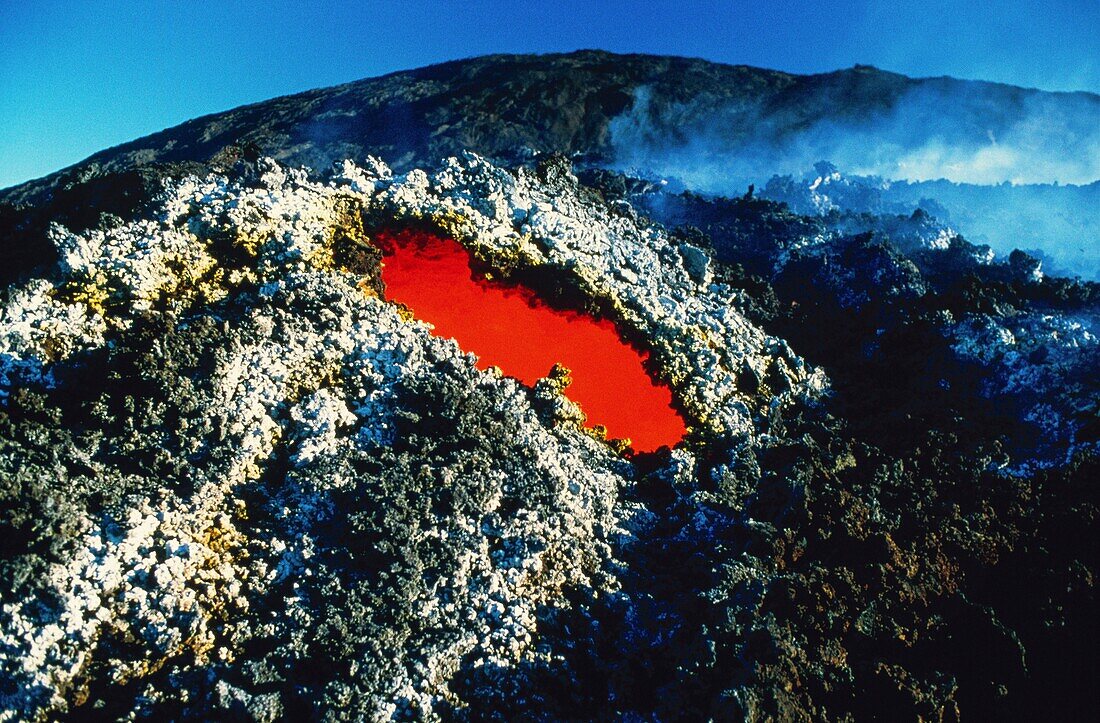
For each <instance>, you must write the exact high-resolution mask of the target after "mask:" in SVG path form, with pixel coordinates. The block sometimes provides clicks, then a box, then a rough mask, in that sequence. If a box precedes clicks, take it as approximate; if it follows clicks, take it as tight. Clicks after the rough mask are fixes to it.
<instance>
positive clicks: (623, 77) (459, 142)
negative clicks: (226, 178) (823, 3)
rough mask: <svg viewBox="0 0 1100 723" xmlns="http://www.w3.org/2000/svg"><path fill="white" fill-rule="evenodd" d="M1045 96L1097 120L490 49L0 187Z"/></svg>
mask: <svg viewBox="0 0 1100 723" xmlns="http://www.w3.org/2000/svg"><path fill="white" fill-rule="evenodd" d="M914 93H916V94H918V95H920V96H922V97H928V98H931V99H932V102H931V104H930V105H929V104H928V103H924V104H922V105H921V107H916V106H913V104H912V103H911V102H910V99H912V98H913V97H914ZM937 98H938V99H947V98H949V99H950V102H949V103H947V102H942V103H940V102H935V99H937ZM643 106H644V107H643ZM1037 107H1039V108H1040V109H1041V111H1042V113H1043V114H1044V117H1045V118H1046V119H1047V120H1049V121H1050V127H1053V128H1059V129H1062V130H1064V131H1065V133H1068V134H1070V135H1072V134H1081V133H1086V134H1087V133H1089V132H1094V131H1095V128H1092V129H1090V128H1089V127H1088V126H1089V119H1090V118H1092V119H1096V118H1100V97H1098V96H1096V95H1092V94H1087V93H1047V92H1042V91H1037V90H1026V89H1022V88H1016V87H1013V86H1008V85H1000V84H995V83H985V82H973V81H960V80H955V79H951V78H933V79H911V78H907V77H905V76H903V75H898V74H895V73H888V72H884V71H881V70H877V69H875V68H871V67H866V66H857V67H855V68H852V69H848V70H841V71H837V72H833V73H826V74H822V75H807V76H799V75H792V74H789V73H782V72H777V71H773V70H762V69H759V68H751V67H746V66H730V65H723V64H720V63H712V62H708V61H705V60H697V59H688V58H676V57H658V56H648V55H615V54H612V53H606V52H601V51H581V52H576V53H570V54H566V55H543V56H536V55H496V56H487V57H481V58H474V59H469V60H461V61H456V62H450V63H444V64H441V65H435V66H430V67H426V68H420V69H417V70H410V71H404V72H399V73H394V74H392V75H387V76H383V77H379V78H370V79H366V80H360V81H356V82H353V83H348V84H345V85H340V86H335V87H332V88H324V89H319V90H312V91H308V92H305V93H299V94H297V95H290V96H285V97H281V98H275V99H272V100H268V101H264V102H261V103H256V104H253V105H248V106H242V107H240V108H236V109H233V110H230V111H226V112H224V113H218V114H214V115H209V116H205V117H202V118H197V119H195V120H191V121H188V122H186V123H184V124H182V125H179V126H176V127H174V128H169V129H167V130H164V131H161V132H159V133H155V134H153V135H150V136H147V137H145V138H140V139H138V140H135V141H132V142H130V143H126V144H123V145H121V146H117V147H115V148H110V149H107V150H104V151H101V152H99V153H97V154H95V155H93V156H91V157H90V158H88V159H86V160H84V161H82V162H80V163H78V164H76V165H74V166H72V167H70V168H68V169H65V170H63V171H59V172H58V173H54V174H52V175H49V176H46V177H45V178H42V179H38V180H35V181H30V182H28V183H24V184H22V185H19V186H15V187H13V188H9V189H7V190H5V191H0V202H3V203H8V204H13V205H19V204H28V203H38V202H41V201H43V200H45V199H46V198H47V197H48V195H49V194H50V192H51V191H52V190H53V189H55V188H57V187H58V186H59V185H61V186H64V185H71V184H73V183H74V182H77V183H79V182H83V181H87V180H89V179H93V178H95V177H96V176H100V175H103V174H106V173H113V172H119V171H124V170H129V169H133V168H135V167H140V166H148V165H149V164H154V163H181V162H198V163H203V164H205V163H209V162H211V161H212V160H213V161H217V160H218V159H219V153H220V152H222V151H223V149H225V148H226V147H227V146H230V145H233V144H237V145H248V144H254V146H255V147H256V149H258V150H259V151H260V152H262V153H264V154H268V155H271V156H274V157H275V158H277V159H279V160H281V161H284V162H287V163H289V164H297V165H305V166H309V167H313V168H324V167H327V166H328V164H329V163H330V162H331V161H332V160H334V159H340V158H346V157H351V158H362V157H364V156H366V155H367V154H373V155H378V156H381V157H383V158H385V159H386V160H387V161H388V162H389V163H391V165H393V166H394V167H395V168H396V169H398V170H401V169H404V168H408V167H411V166H413V165H426V164H431V163H432V162H434V161H436V160H437V159H438V158H440V157H443V156H447V155H451V154H454V153H456V152H458V151H460V150H463V149H469V150H473V151H476V152H478V153H481V154H483V155H487V156H490V157H492V158H494V159H497V160H504V161H510V160H514V159H515V158H517V157H525V156H527V155H529V154H530V153H532V152H533V151H562V152H566V153H570V154H581V155H583V156H586V157H587V158H589V159H591V160H594V161H597V162H602V163H612V162H615V161H616V160H618V161H620V162H626V161H629V160H631V159H632V158H643V159H645V158H649V159H651V160H652V158H653V156H654V154H655V153H658V152H660V153H663V152H664V151H665V150H668V149H673V150H675V149H677V148H680V149H683V148H685V147H689V148H690V144H691V142H692V141H693V139H692V138H691V136H692V135H693V134H696V133H698V132H699V131H701V130H707V131H709V132H711V133H715V132H717V133H718V136H719V138H720V143H719V147H718V148H714V147H712V146H713V144H709V145H708V147H707V149H706V152H708V153H711V154H713V153H716V152H725V151H730V152H734V153H741V152H744V153H746V154H747V153H748V152H749V151H752V152H753V153H756V152H758V151H760V149H761V144H763V147H764V148H765V150H766V149H767V148H770V147H773V146H776V145H778V146H779V147H784V148H787V147H792V146H793V141H794V139H804V136H803V135H802V134H804V133H805V132H806V131H807V130H808V129H809V130H813V131H814V133H815V137H816V136H817V131H816V129H818V128H820V127H821V124H822V123H823V122H826V123H827V124H829V126H830V127H845V128H849V127H850V128H855V129H857V130H858V129H860V128H863V129H864V130H867V129H870V128H873V129H874V130H876V132H878V131H880V130H882V129H881V128H879V126H880V125H881V123H882V119H883V118H887V117H892V115H896V113H897V112H899V109H900V112H901V113H902V114H903V115H904V117H903V118H901V119H900V120H901V121H903V122H901V123H900V124H895V125H898V127H901V128H904V129H905V133H906V137H905V138H901V137H898V135H897V133H896V132H894V131H890V132H892V133H894V135H892V136H891V135H889V132H885V131H884V133H885V135H886V136H888V137H889V140H890V142H891V144H893V145H895V146H898V147H900V148H903V149H904V148H905V147H908V146H912V147H914V148H917V147H923V146H924V145H925V144H927V142H928V141H929V140H935V141H936V142H937V143H941V144H943V145H945V146H950V147H971V146H974V145H975V144H981V143H988V142H989V138H999V137H1001V136H1003V135H1005V134H1008V133H1010V132H1011V131H1012V129H1013V128H1015V127H1017V126H1018V125H1019V124H1020V123H1021V121H1022V120H1025V119H1027V118H1028V117H1030V115H1032V114H1034V113H1035V112H1036V111H1035V109H1036V108H1037ZM616 119H618V120H617V121H616ZM765 119H766V122H765ZM892 127H893V126H892ZM887 131H889V129H887ZM613 132H614V133H613ZM615 133H618V137H613V136H614V134H615ZM1055 140H1057V139H1055ZM798 142H799V144H801V145H805V143H803V142H802V140H799V141H798ZM784 144H786V145H784ZM811 145H812V144H811ZM626 146H629V147H626ZM807 150H808V152H814V151H816V150H817V149H815V148H812V147H810V148H809V149H807ZM1070 155H1072V154H1070ZM769 158H770V159H772V160H774V158H773V157H772V156H769ZM799 160H801V159H799ZM812 160H817V159H816V158H813V159H812ZM831 160H837V159H835V158H833V159H831ZM768 170H769V171H772V172H791V171H793V170H802V169H784V168H780V167H776V166H773V167H771V168H769V169H768ZM1089 180H1095V179H1089Z"/></svg>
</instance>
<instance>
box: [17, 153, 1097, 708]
mask: <svg viewBox="0 0 1100 723" xmlns="http://www.w3.org/2000/svg"><path fill="white" fill-rule="evenodd" d="M613 180H615V179H611V178H608V177H606V176H601V177H598V178H589V179H586V182H587V183H588V185H585V184H584V183H581V181H579V180H578V178H577V177H576V176H575V175H574V174H573V172H572V170H571V168H570V166H569V164H568V163H567V162H566V161H565V160H564V159H563V158H561V157H559V156H550V157H544V158H542V159H541V160H540V162H539V163H538V165H537V166H536V167H524V166H519V167H514V168H504V167H500V166H497V165H494V164H492V163H490V162H489V161H486V160H485V159H483V158H481V157H479V156H477V155H474V154H463V155H461V156H458V157H454V158H450V159H448V160H446V161H445V162H443V163H441V164H439V165H438V167H435V168H434V169H428V170H421V169H414V170H410V171H408V172H407V173H404V174H402V175H398V176H394V174H393V173H392V172H391V171H390V169H389V168H388V167H387V166H386V165H385V164H384V163H383V162H381V161H379V160H377V159H374V158H370V159H368V160H366V161H365V162H363V163H362V164H361V165H357V164H356V163H353V162H351V161H345V162H343V163H340V164H338V165H337V166H336V167H335V168H334V169H333V170H332V171H331V172H329V173H328V174H326V175H324V176H318V175H316V174H313V175H310V174H309V173H307V172H306V171H304V170H296V169H291V168H287V167H284V166H282V165H280V164H279V163H277V162H275V161H271V160H269V159H259V160H257V161H247V162H246V161H241V162H238V163H236V164H235V165H234V166H233V168H232V170H231V171H229V172H227V173H225V174H216V173H200V174H197V175H184V176H183V177H182V178H175V179H165V180H162V181H161V180H158V181H157V183H156V190H155V193H153V194H145V195H142V194H138V200H139V201H140V203H138V204H136V205H135V206H134V210H133V212H132V213H130V214H128V215H127V217H120V216H118V215H116V214H106V213H105V214H100V215H99V216H98V217H96V218H94V219H92V220H91V222H90V223H88V224H87V225H85V227H84V228H82V229H67V228H65V227H63V226H60V225H54V226H53V227H52V228H51V229H50V232H49V239H50V241H51V243H52V244H53V245H54V246H55V248H56V254H57V258H58V259H59V260H58V261H57V263H56V264H54V265H53V266H48V267H43V266H39V267H36V268H32V263H30V262H28V263H27V265H26V266H25V267H24V268H20V269H14V270H13V272H14V273H15V274H16V275H18V276H20V278H19V279H18V280H17V281H16V282H14V283H13V284H12V285H11V286H10V287H9V288H8V290H7V292H6V296H5V298H4V304H3V307H2V310H0V509H2V510H3V515H2V518H0V525H2V529H0V539H2V540H3V543H2V545H3V550H2V557H0V582H2V583H3V585H2V587H0V595H2V607H0V720H22V719H32V720H33V719H48V718H55V717H65V716H71V717H74V718H76V717H83V716H101V717H105V718H122V717H143V716H148V717H154V718H185V719H211V718H224V717H231V716H240V717H245V718H251V719H258V720H274V719H278V718H284V717H285V718H291V719H295V718H315V717H327V718H349V719H391V718H396V719H408V718H434V719H438V718H443V719H464V718H477V719H480V718H486V717H489V718H498V719H502V720H503V719H512V718H515V717H520V716H527V717H532V718H537V719H559V718H592V719H608V718H614V717H627V718H645V719H651V718H658V719H682V718H688V719H696V718H698V719H705V718H718V719H728V718H738V717H745V718H750V719H759V720H763V719H771V718H779V719H784V720H788V719H789V720H796V719H799V720H803V719H804V720H809V719H828V720H833V719H835V720H844V719H850V718H851V717H853V716H854V717H865V716H869V715H871V714H873V713H877V714H882V713H883V712H886V713H887V714H888V715H890V716H894V715H896V716H898V717H902V718H916V717H921V718H926V719H951V718H956V717H959V716H960V715H962V716H966V717H979V716H982V715H993V714H999V715H1008V714H1014V715H1027V714H1029V713H1031V712H1033V711H1035V710H1045V711H1048V712H1049V711H1051V710H1060V709H1059V706H1064V707H1065V710H1066V711H1086V710H1087V709H1088V707H1089V706H1095V705H1096V699H1095V695H1094V694H1093V693H1090V692H1088V691H1087V690H1084V689H1083V688H1081V687H1079V686H1078V685H1077V684H1076V683H1075V682H1074V678H1073V676H1075V675H1083V672H1082V668H1081V667H1080V666H1083V665H1088V664H1090V661H1092V664H1094V661H1095V657H1094V655H1095V653H1094V648H1093V647H1090V646H1092V645H1093V644H1094V643H1095V637H1096V636H1095V615H1094V613H1095V592H1094V584H1095V583H1094V575H1095V573H1096V549H1095V544H1094V542H1093V543H1090V540H1095V539H1096V538H1095V532H1096V525H1095V520H1096V502H1095V500H1096V495H1095V491H1094V489H1093V485H1092V484H1091V480H1094V479H1095V475H1096V472H1097V457H1096V455H1097V448H1098V442H1097V431H1098V430H1097V427H1098V425H1097V422H1096V419H1097V405H1096V399H1097V396H1096V391H1097V383H1098V380H1097V375H1096V373H1095V372H1096V370H1097V366H1096V362H1097V339H1096V336H1095V335H1094V334H1093V332H1092V329H1093V328H1094V327H1093V326H1092V324H1093V320H1094V319H1095V313H1096V293H1095V288H1094V287H1092V286H1089V285H1081V284H1078V285H1066V284H1065V283H1062V282H1057V281H1051V280H1049V279H1043V278H1013V277H1012V276H1011V274H1012V273H1013V270H1012V268H1010V265H1008V264H997V263H994V262H992V261H991V260H990V259H986V258H983V257H982V256H981V254H980V253H974V252H973V251H974V248H973V247H971V246H970V245H969V244H967V243H966V242H965V240H963V239H961V238H955V237H954V236H951V235H950V234H947V233H946V231H945V230H944V229H943V228H939V227H935V225H934V224H922V223H921V222H920V219H919V218H918V219H915V220H911V221H912V222H911V224H910V225H909V226H904V224H902V223H901V222H900V221H898V220H897V219H891V218H887V217H883V218H878V219H868V218H863V219H862V220H860V219H840V220H837V219H833V220H832V221H829V222H826V221H823V220H821V219H818V218H811V217H802V216H796V215H794V214H793V213H791V212H790V211H789V210H788V209H785V208H784V207H782V206H779V205H777V204H774V203H771V202H768V201H762V200H758V199H751V198H745V199H741V200H740V201H729V200H717V201H707V200H704V199H700V198H697V197H691V196H681V197H671V196H670V195H669V194H664V195H663V196H662V197H661V203H660V204H657V203H656V197H655V196H654V195H653V194H648V195H646V194H641V195H630V194H623V195H621V196H616V194H615V193H614V192H613V191H612V190H611V186H612V185H613V184H612V183H611V181H613ZM619 180H621V179H619ZM622 188H626V184H625V183H623V184H622ZM692 204H698V205H700V208H699V209H697V210H696V211H693V212H691V213H686V211H685V209H687V208H689V207H691V206H692ZM658 205H660V208H658ZM639 209H640V210H641V212H640V211H639ZM642 213H649V214H650V215H654V216H657V215H661V214H663V216H662V217H663V218H664V220H665V221H666V223H667V226H662V225H660V224H658V223H655V222H654V221H652V220H651V219H650V218H649V217H647V216H645V215H642ZM677 214H681V215H683V216H684V218H681V219H677V218H676V215H677ZM686 219H690V220H692V221H693V222H694V225H697V226H699V227H701V228H703V229H704V230H703V231H700V230H699V228H686V227H681V228H672V227H673V226H677V225H679V224H680V223H683V222H684V221H685V220H686ZM859 223H863V224H865V225H867V224H870V226H869V227H866V228H863V227H861V228H856V227H855V225H858V224H859ZM830 224H831V225H830ZM888 224H894V228H902V227H903V226H904V228H905V229H907V230H908V233H909V235H908V236H905V235H904V234H900V233H899V240H898V242H897V243H894V242H891V241H889V240H886V239H883V238H881V237H880V236H876V233H881V230H882V228H883V226H884V225H888ZM407 226H418V227H425V228H431V229H434V230H437V231H439V232H443V233H447V234H450V235H452V236H453V237H454V238H456V239H457V240H458V241H460V242H461V243H463V244H464V245H465V246H466V247H467V248H469V249H470V250H471V251H472V252H473V254H474V255H475V256H476V258H477V259H478V260H479V261H480V262H481V263H483V264H485V265H486V267H487V268H491V269H492V270H493V271H494V272H495V273H496V274H498V275H499V276H503V277H507V278H511V279H514V280H516V281H517V282H522V283H525V284H529V285H531V286H532V287H534V288H535V289H537V290H538V291H539V292H540V293H542V294H544V295H545V296H546V298H548V299H551V300H553V301H554V302H555V303H561V304H566V305H571V306H574V307H577V308H582V309H585V310H588V311H591V312H594V313H599V314H602V315H605V316H608V317H610V318H613V319H614V320H615V321H616V322H617V323H618V324H619V326H620V327H621V328H622V329H624V331H625V333H627V334H629V335H630V336H631V337H632V338H633V339H635V340H636V341H638V342H639V343H642V344H644V345H645V346H646V347H647V348H649V349H651V350H652V352H653V356H652V359H653V365H654V369H653V371H654V373H655V374H656V375H657V376H659V377H660V378H661V379H663V380H665V381H666V382H667V383H668V384H669V385H670V386H671V388H672V390H673V393H674V395H675V396H676V399H677V401H678V403H679V405H680V406H681V408H682V409H683V410H684V412H685V414H686V415H687V418H688V421H689V424H690V427H691V430H690V433H689V435H688V437H687V438H686V439H685V441H684V442H683V443H682V444H681V445H678V446H677V448H676V449H675V450H671V451H669V450H666V451H662V452H659V453H655V454H651V455H635V456H624V455H623V454H622V453H621V452H620V451H619V450H617V449H616V448H614V447H612V446H610V445H609V444H607V443H605V442H603V441H601V440H599V439H598V438H596V437H594V436H593V435H591V434H588V433H586V432H585V431H584V430H583V429H582V427H581V422H582V420H583V415H582V414H581V413H580V412H579V410H577V409H576V407H575V405H572V404H571V403H570V402H569V401H568V400H567V399H566V398H565V397H564V396H562V392H563V389H564V388H565V382H566V378H565V374H564V371H563V370H554V371H553V372H551V371H550V370H548V378H547V379H546V380H544V381H543V382H540V383H539V384H537V385H536V386H535V387H534V388H527V387H524V386H523V385H521V384H519V383H518V382H516V381H515V380H513V379H510V378H507V377H505V376H502V375H501V374H500V373H498V372H495V371H492V370H491V371H479V370H478V369H477V368H476V367H475V365H474V360H473V359H472V357H471V356H469V355H467V354H464V353H463V352H462V350H461V349H460V348H459V347H458V346H457V344H456V343H454V342H453V341H450V340H444V339H440V338H438V337H435V336H432V335H431V334H430V330H429V328H428V326H427V325H425V324H424V323H423V322H420V321H418V320H416V319H412V318H410V317H409V315H408V314H407V313H405V312H404V310H403V309H401V308H400V307H398V306H396V305H394V304H391V303H389V302H387V301H386V300H385V298H384V288H383V286H382V284H381V282H380V279H379V272H378V254H377V252H376V250H375V249H374V247H373V246H372V245H371V235H372V233H373V232H375V231H376V230H378V229H383V228H400V227H407ZM750 228H751V232H750V231H749V230H748V229H750ZM670 229H671V230H670ZM28 233H31V231H28ZM936 239H939V240H936ZM944 239H946V240H944ZM749 240H751V242H752V243H749V242H748V241H749ZM948 254H956V255H957V256H959V257H960V258H965V259H967V261H966V262H965V263H963V262H961V261H960V262H957V263H956V264H955V266H954V267H952V268H962V269H964V271H957V272H952V271H949V270H945V268H944V264H943V263H942V260H943V259H944V258H946V255H948ZM951 258H955V257H954V256H952V257H951ZM36 260H37V259H36ZM953 263H955V262H953ZM960 264H961V265H960ZM964 276H966V280H965V281H963V277H964ZM964 290H965V293H964ZM947 291H950V293H947ZM952 294H953V295H952ZM941 296H942V297H943V298H944V299H946V300H945V301H943V306H942V307H940V308H935V307H933V306H931V305H930V299H933V298H938V297H941ZM842 344H847V345H849V346H854V348H848V347H846V346H842ZM918 352H919V353H920V354H924V355H925V356H924V358H920V359H917V358H915V355H916V353H918ZM897 360H904V361H902V362H901V363H904V364H905V365H906V366H905V367H904V368H898V369H896V372H895V373H896V374H899V375H913V377H914V378H913V379H912V380H911V385H908V386H906V385H901V387H900V388H899V389H897V390H895V391H892V392H889V393H887V392H885V391H883V392H882V394H883V397H882V398H881V399H867V398H866V394H867V393H868V390H873V389H880V388H881V389H885V386H884V385H882V383H881V381H882V378H883V376H884V375H886V374H888V373H889V370H890V368H891V367H890V365H891V364H894V363H895V362H896V361H897ZM833 376H835V377H836V383H835V384H834V383H833V382H832V381H831V378H832V377H833ZM875 385H879V386H877V387H876V386H875ZM929 389H938V390H940V391H939V394H940V395H941V396H935V395H932V393H931V392H929V391H928V390H929ZM890 394H893V395H894V396H893V398H891V397H890V396H889V395H890ZM861 395H862V396H861ZM930 395H931V396H930ZM952 395H953V396H952ZM949 397H951V398H953V399H955V400H956V401H955V402H949V401H945V400H948V399H949ZM876 408H878V409H880V410H881V414H882V417H883V418H882V419H879V418H878V417H875V416H874V415H875V414H876V412H875V409H876ZM991 409H992V411H991ZM1004 410H1009V411H1010V412H1011V417H1012V418H1011V419H1010V420H1007V421H1005V420H1000V421H997V420H998V416H997V415H998V414H1001V415H1004V414H1006V412H1005V411H1004ZM884 429H885V430H886V431H883V430H884ZM975 651H980V652H977V653H976V652H975ZM1040 693H1042V695H1043V698H1040V697H1039V696H1040ZM1053 695H1057V696H1060V697H1058V699H1057V700H1055V701H1053V702H1051V701H1050V700H1049V698H1050V697H1051V696H1053Z"/></svg>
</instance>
